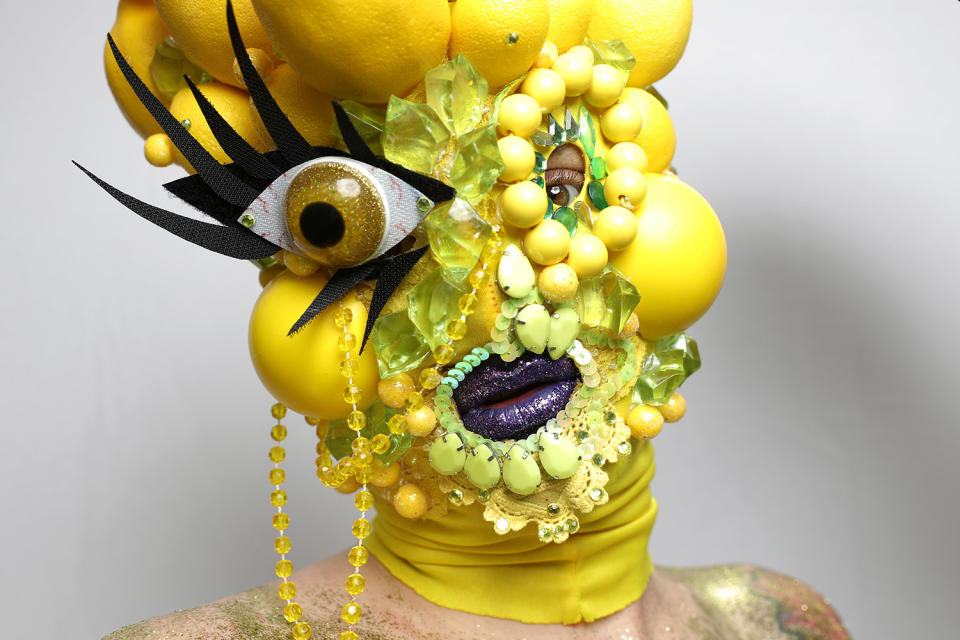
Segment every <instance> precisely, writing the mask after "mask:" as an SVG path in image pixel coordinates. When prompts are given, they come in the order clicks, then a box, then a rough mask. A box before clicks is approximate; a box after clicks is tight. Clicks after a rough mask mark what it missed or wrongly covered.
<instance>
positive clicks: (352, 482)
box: [337, 471, 360, 494]
mask: <svg viewBox="0 0 960 640" xmlns="http://www.w3.org/2000/svg"><path fill="white" fill-rule="evenodd" d="M357 473H360V472H359V471H357ZM359 488H360V483H359V482H357V481H356V479H355V478H343V480H342V482H340V484H339V485H338V486H337V491H339V492H340V493H345V494H351V493H353V492H354V491H356V490H357V489H359Z"/></svg>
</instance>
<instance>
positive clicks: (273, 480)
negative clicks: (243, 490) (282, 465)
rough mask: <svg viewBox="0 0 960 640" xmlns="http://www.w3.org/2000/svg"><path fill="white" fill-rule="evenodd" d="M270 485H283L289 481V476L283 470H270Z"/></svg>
mask: <svg viewBox="0 0 960 640" xmlns="http://www.w3.org/2000/svg"><path fill="white" fill-rule="evenodd" d="M269 478H270V484H283V481H284V480H286V479H287V474H286V472H285V471H284V470H283V469H270V474H269Z"/></svg>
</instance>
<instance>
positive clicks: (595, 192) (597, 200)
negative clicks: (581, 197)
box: [587, 180, 607, 211]
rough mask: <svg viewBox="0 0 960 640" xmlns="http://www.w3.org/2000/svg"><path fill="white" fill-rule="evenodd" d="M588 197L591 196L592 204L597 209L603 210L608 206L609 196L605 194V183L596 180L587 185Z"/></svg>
mask: <svg viewBox="0 0 960 640" xmlns="http://www.w3.org/2000/svg"><path fill="white" fill-rule="evenodd" d="M587 197H588V198H590V204H591V205H593V208H594V209H596V210H597V211H603V210H604V209H606V208H607V197H606V196H605V195H603V183H602V182H599V181H597V180H594V181H593V182H591V183H590V184H588V185H587Z"/></svg>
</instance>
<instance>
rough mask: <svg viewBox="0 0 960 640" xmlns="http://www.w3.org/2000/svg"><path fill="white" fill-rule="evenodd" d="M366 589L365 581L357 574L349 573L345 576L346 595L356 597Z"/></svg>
mask: <svg viewBox="0 0 960 640" xmlns="http://www.w3.org/2000/svg"><path fill="white" fill-rule="evenodd" d="M366 587H367V581H366V579H365V578H364V577H363V576H362V575H360V574H359V573H351V574H350V575H349V576H347V583H346V588H347V593H349V594H350V595H352V596H358V595H360V594H361V593H363V590H364V589H365V588H366Z"/></svg>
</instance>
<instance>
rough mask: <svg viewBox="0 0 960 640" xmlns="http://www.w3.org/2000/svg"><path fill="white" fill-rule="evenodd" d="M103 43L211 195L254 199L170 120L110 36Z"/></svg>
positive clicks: (243, 202)
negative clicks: (213, 193) (111, 52)
mask: <svg viewBox="0 0 960 640" xmlns="http://www.w3.org/2000/svg"><path fill="white" fill-rule="evenodd" d="M107 42H109V43H110V49H111V50H112V51H113V57H114V59H115V60H116V62H117V66H119V67H120V71H121V72H122V73H123V75H124V77H125V78H126V79H127V83H128V84H129V85H130V88H131V89H133V92H134V93H135V94H136V96H137V98H139V99H140V102H141V103H142V104H143V106H144V107H146V109H147V111H149V112H150V115H152V116H153V119H154V120H156V121H157V124H158V125H160V128H161V129H163V131H164V133H166V134H167V136H168V137H169V138H170V140H171V141H172V142H173V144H174V145H176V147H177V149H179V150H180V153H182V154H183V156H184V157H185V158H186V159H187V161H188V162H189V163H190V165H191V166H192V167H193V168H194V169H196V171H197V174H198V175H200V177H201V178H203V181H204V182H206V183H207V185H209V187H210V188H211V189H213V191H214V192H216V194H217V195H218V196H220V197H221V198H223V199H224V200H226V201H227V202H229V203H230V204H233V205H236V206H239V207H246V206H247V205H248V204H249V203H250V202H252V201H253V200H254V199H255V198H256V197H257V195H258V194H257V193H256V192H255V191H254V190H253V189H251V188H250V187H249V186H248V185H247V184H245V183H244V182H243V181H242V180H239V179H237V177H236V176H234V175H233V174H232V173H230V172H229V171H227V170H226V169H224V168H223V165H221V164H220V163H219V162H217V159H216V158H214V157H213V156H212V155H210V153H209V152H208V151H207V150H206V149H204V148H203V145H201V144H200V143H199V142H197V140H196V139H195V138H194V137H193V136H192V135H190V133H189V132H188V131H187V130H186V129H185V128H184V126H183V125H182V124H181V123H180V122H178V121H177V119H176V118H174V117H173V116H172V115H171V114H170V112H169V111H167V108H166V107H164V106H163V103H161V102H160V100H158V99H157V97H156V96H155V95H153V93H151V91H150V89H148V88H147V85H145V84H144V83H143V81H142V80H141V79H140V77H139V76H137V74H136V72H135V71H134V70H133V69H132V68H131V67H130V65H129V64H128V63H127V60H126V58H124V57H123V54H122V53H120V49H119V48H118V47H117V43H116V42H114V41H113V36H111V35H110V34H109V33H108V34H107Z"/></svg>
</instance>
